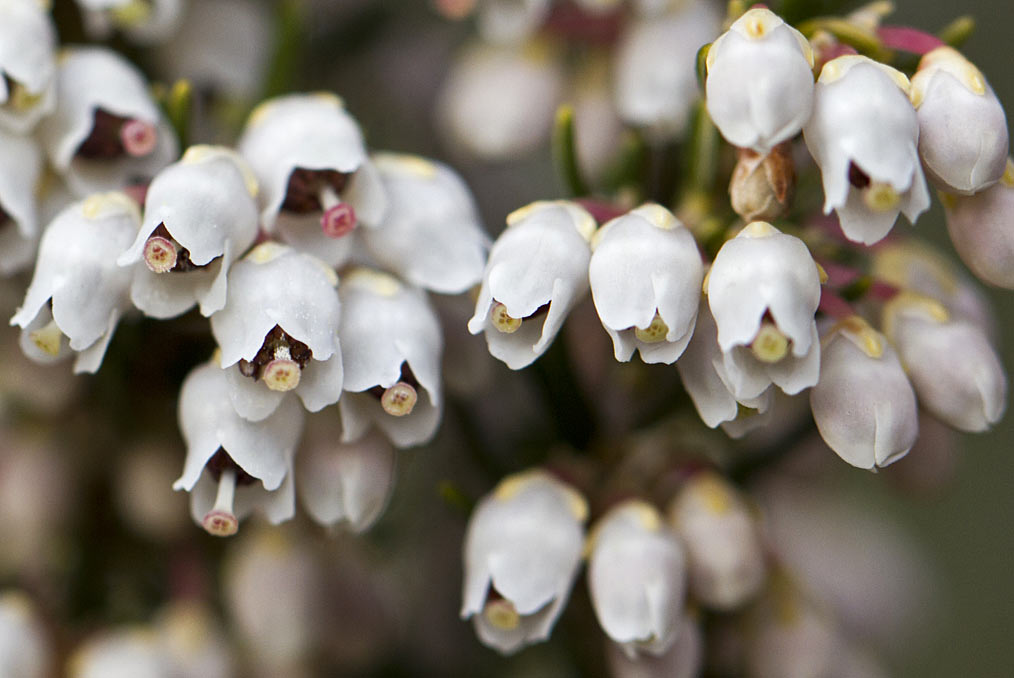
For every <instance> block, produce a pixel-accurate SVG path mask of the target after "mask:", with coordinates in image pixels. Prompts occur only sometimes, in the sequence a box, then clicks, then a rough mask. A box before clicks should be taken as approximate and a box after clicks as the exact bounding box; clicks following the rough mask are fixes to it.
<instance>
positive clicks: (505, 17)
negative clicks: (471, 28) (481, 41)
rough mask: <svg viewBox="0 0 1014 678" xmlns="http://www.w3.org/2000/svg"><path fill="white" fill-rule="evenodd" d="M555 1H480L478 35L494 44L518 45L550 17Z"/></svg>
mask: <svg viewBox="0 0 1014 678" xmlns="http://www.w3.org/2000/svg"><path fill="white" fill-rule="evenodd" d="M552 4H553V0H478V8H477V10H476V11H477V15H478V20H479V33H480V35H482V37H483V38H485V39H486V40H489V41H491V42H501V43H516V42H520V41H522V40H524V39H525V38H527V37H529V36H531V35H532V34H533V33H534V32H535V31H536V30H537V29H538V28H539V27H540V26H541V25H542V22H543V21H545V19H546V17H547V16H549V12H550V9H551V8H552Z"/></svg>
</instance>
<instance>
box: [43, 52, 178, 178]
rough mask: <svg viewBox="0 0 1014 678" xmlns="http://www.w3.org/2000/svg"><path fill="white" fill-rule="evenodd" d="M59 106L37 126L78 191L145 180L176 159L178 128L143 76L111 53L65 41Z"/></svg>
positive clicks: (58, 166)
mask: <svg viewBox="0 0 1014 678" xmlns="http://www.w3.org/2000/svg"><path fill="white" fill-rule="evenodd" d="M56 96H57V105H56V110H55V111H54V112H53V114H52V115H51V116H49V117H47V118H46V119H45V120H43V122H42V124H41V125H40V126H39V129H40V139H41V141H42V145H43V147H44V148H45V149H46V153H47V154H48V156H49V161H50V163H51V164H52V165H53V168H54V169H55V170H56V171H57V173H59V174H60V175H61V176H62V177H63V179H64V180H65V181H66V182H67V185H68V186H69V187H70V189H71V191H73V192H74V193H75V194H76V195H80V196H86V195H89V194H91V193H95V192H98V191H108V190H114V189H122V188H124V187H126V186H127V185H128V184H130V183H132V182H136V181H145V180H147V179H150V178H151V177H153V176H154V175H155V173H156V172H158V171H159V170H160V169H162V168H163V167H165V166H166V165H168V164H169V163H170V162H172V161H173V160H175V159H176V156H177V153H178V152H179V151H178V148H177V143H176V135H175V134H174V133H173V130H172V128H171V127H170V126H169V123H168V122H167V121H166V120H165V118H164V116H163V115H162V114H161V112H160V111H159V108H158V104H156V103H155V101H154V99H152V96H151V93H150V91H149V88H148V83H147V82H146V81H145V79H144V75H143V74H142V73H141V72H140V71H139V70H138V69H137V67H136V66H134V65H133V64H132V63H130V62H129V61H127V60H126V59H124V58H123V57H121V56H119V55H118V54H117V53H116V52H113V51H111V50H108V49H104V48H101V47H73V48H66V49H64V50H63V52H62V53H61V57H60V62H59V67H58V69H57V74H56Z"/></svg>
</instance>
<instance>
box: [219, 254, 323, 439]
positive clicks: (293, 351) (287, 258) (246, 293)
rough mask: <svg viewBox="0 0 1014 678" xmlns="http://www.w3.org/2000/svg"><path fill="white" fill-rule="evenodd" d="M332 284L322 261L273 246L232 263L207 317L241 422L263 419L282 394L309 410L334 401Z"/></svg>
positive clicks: (281, 397) (273, 407) (314, 409)
mask: <svg viewBox="0 0 1014 678" xmlns="http://www.w3.org/2000/svg"><path fill="white" fill-rule="evenodd" d="M337 284H338V276H337V275H336V274H335V272H334V271H333V270H332V269H331V268H329V267H328V266H327V265H326V264H325V263H324V262H322V261H320V260H319V259H316V258H314V257H312V256H310V255H308V254H303V253H302V252H298V251H296V250H294V249H292V248H291V247H287V246H285V245H280V244H278V243H275V242H265V243H262V244H261V245H258V246H257V247H255V248H254V249H253V250H252V251H251V252H250V254H248V255H247V256H246V257H244V258H243V259H242V260H240V261H238V262H236V263H235V264H233V266H232V268H231V269H230V270H229V276H228V292H227V297H226V302H225V307H224V308H222V310H220V311H218V312H217V313H215V314H214V315H212V316H211V333H212V334H213V335H214V336H215V341H217V342H218V345H219V347H221V349H222V356H221V364H222V367H223V368H225V373H226V375H227V378H228V382H229V398H230V400H231V402H232V404H233V406H235V408H236V411H237V412H239V414H240V415H241V416H243V417H245V418H247V419H250V420H253V421H258V420H260V419H263V418H264V417H266V416H268V415H270V414H271V413H272V412H273V411H274V410H275V408H276V407H278V405H279V404H280V403H281V402H282V400H283V398H284V396H285V394H286V393H287V392H288V391H294V392H295V394H296V395H298V396H299V398H300V400H302V401H303V405H304V406H305V407H306V409H308V410H309V411H311V412H316V411H318V410H320V409H323V408H324V407H326V406H328V405H331V404H333V403H335V402H337V401H338V398H339V396H340V395H341V392H342V374H343V371H342V356H341V348H340V344H339V341H338V323H339V318H340V304H339V301H338V293H337V291H336V290H335V286H336V285H337Z"/></svg>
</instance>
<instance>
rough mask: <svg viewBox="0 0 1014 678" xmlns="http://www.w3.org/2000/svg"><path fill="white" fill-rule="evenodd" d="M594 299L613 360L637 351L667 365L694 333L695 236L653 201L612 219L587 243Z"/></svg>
mask: <svg viewBox="0 0 1014 678" xmlns="http://www.w3.org/2000/svg"><path fill="white" fill-rule="evenodd" d="M588 277H589V282H590V284H591V293H592V299H593V300H594V301H595V308H596V310H597V311H598V313H599V318H600V319H601V320H602V325H603V327H605V328H606V332H608V333H609V336H610V338H612V340H613V353H614V355H615V356H616V359H617V360H620V361H627V360H630V358H631V356H632V355H633V354H634V349H637V350H638V351H639V352H640V354H641V359H642V360H643V361H644V362H646V363H667V364H671V363H673V362H674V361H675V360H676V359H677V358H679V357H680V356H681V355H682V354H683V351H684V349H685V348H686V347H687V344H688V343H689V342H690V337H691V335H692V334H693V331H694V324H695V323H696V321H697V306H698V303H699V302H700V299H701V281H702V280H703V278H704V264H703V263H702V262H701V254H700V252H699V251H698V249H697V242H696V241H695V240H694V236H693V234H691V233H690V231H689V230H687V229H686V228H685V227H684V226H683V224H682V223H681V222H680V221H679V219H677V218H676V217H674V216H673V214H672V212H670V211H669V210H667V209H666V208H664V207H662V206H661V205H656V204H647V205H643V206H641V207H639V208H637V209H635V210H633V211H631V212H629V213H628V214H626V215H624V216H622V217H618V218H616V219H613V220H612V221H610V222H609V223H607V224H606V225H605V226H603V227H602V228H600V229H599V230H598V231H596V233H595V236H594V237H593V238H592V256H591V263H590V264H589V267H588Z"/></svg>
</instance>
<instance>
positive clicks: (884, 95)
mask: <svg viewBox="0 0 1014 678" xmlns="http://www.w3.org/2000/svg"><path fill="white" fill-rule="evenodd" d="M909 91H910V84H909V81H908V78H906V77H905V76H904V75H903V74H902V73H901V72H900V71H897V70H895V69H893V68H891V67H890V66H885V65H884V64H881V63H879V62H877V61H873V60H872V59H869V58H867V57H864V56H859V55H846V56H841V57H838V58H836V59H832V60H831V61H829V62H827V63H826V64H824V68H823V69H822V70H821V72H820V78H819V79H818V81H817V86H816V95H815V98H814V104H813V115H812V116H811V117H810V121H809V122H808V123H807V124H806V127H805V128H804V129H803V138H804V139H805V140H806V146H807V148H809V149H810V154H811V155H813V158H814V160H815V161H816V162H817V165H818V166H819V167H820V173H821V178H822V179H823V182H824V213H825V214H827V213H829V212H831V210H835V212H836V213H837V215H838V221H839V222H840V223H841V229H842V232H843V233H844V234H845V237H847V238H848V239H849V240H853V241H855V242H861V243H864V244H867V245H869V244H872V243H875V242H877V241H878V240H881V239H882V238H883V237H884V236H886V235H887V233H888V232H889V231H890V230H891V227H892V226H894V222H895V221H896V220H897V219H898V214H899V213H904V215H905V217H906V218H907V219H908V220H909V221H910V222H911V223H915V220H916V219H917V218H918V217H919V215H920V214H922V213H923V212H924V211H926V209H927V208H928V207H929V202H930V200H929V192H928V191H927V189H926V180H925V179H924V178H923V173H922V166H921V164H920V161H919V152H918V150H917V143H918V140H919V121H918V119H917V117H916V112H915V109H914V108H912V104H911V103H910V102H909V100H908V96H909Z"/></svg>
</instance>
